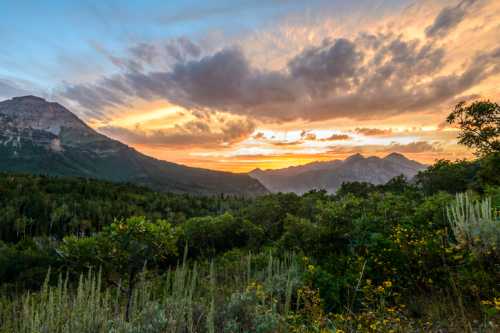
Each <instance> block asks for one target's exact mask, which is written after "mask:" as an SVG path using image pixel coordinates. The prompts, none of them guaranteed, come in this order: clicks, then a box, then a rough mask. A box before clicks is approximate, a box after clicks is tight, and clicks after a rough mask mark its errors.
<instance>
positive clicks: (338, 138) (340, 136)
mask: <svg viewBox="0 0 500 333" xmlns="http://www.w3.org/2000/svg"><path fill="white" fill-rule="evenodd" d="M350 139H351V137H350V136H349V135H347V134H332V135H330V136H329V137H327V138H324V139H320V141H344V140H350Z"/></svg>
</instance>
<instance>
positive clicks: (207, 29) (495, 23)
mask: <svg viewBox="0 0 500 333" xmlns="http://www.w3.org/2000/svg"><path fill="white" fill-rule="evenodd" d="M56 2H57V1H55V2H54V5H53V6H49V7H48V8H44V10H45V11H49V12H50V13H51V15H46V16H47V17H49V16H50V17H52V18H53V17H59V18H58V19H57V20H56V21H57V22H53V24H48V23H47V22H45V21H44V20H46V19H45V18H43V17H40V16H39V15H36V13H37V12H41V11H40V8H37V6H31V7H30V8H27V9H25V10H26V12H23V8H21V6H19V7H14V6H11V5H10V4H8V3H7V2H6V3H3V4H1V5H0V11H1V12H3V13H9V14H10V15H7V16H9V18H7V19H6V20H2V21H3V22H0V39H2V41H3V45H12V44H13V45H14V46H15V47H9V48H8V49H7V50H5V52H2V54H0V99H6V98H10V97H13V96H18V95H26V94H36V95H40V96H44V97H47V98H49V99H51V100H55V101H58V102H60V103H62V104H63V105H66V106H67V107H68V108H69V109H71V110H72V111H74V112H75V113H76V114H77V115H78V116H79V117H81V118H82V119H83V120H84V121H86V122H87V123H88V124H90V126H92V127H93V128H94V129H96V130H97V131H99V132H100V133H103V134H105V135H107V136H110V137H112V138H114V139H118V140H120V141H122V142H124V143H126V144H128V145H130V146H132V147H134V148H136V149H137V150H139V151H141V152H143V153H145V154H147V155H151V156H154V157H156V158H158V159H163V160H167V161H172V162H176V163H181V164H186V165H189V166H195V167H201V168H210V169H217V170H224V171H233V172H247V171H250V170H252V169H254V168H262V169H267V168H271V169H273V168H282V167H287V166H291V165H299V164H305V163H309V162H313V161H325V160H332V159H344V158H346V157H347V156H350V155H352V154H355V153H361V154H363V155H367V156H368V155H375V156H385V155H387V154H389V153H391V152H400V153H403V154H404V155H405V156H407V157H408V158H411V159H414V160H417V161H420V162H423V163H432V162H433V161H435V160H436V159H439V158H447V159H451V160H455V159H460V158H470V157H471V156H472V154H471V152H470V151H468V150H467V149H465V148H464V147H462V146H459V145H457V144H456V134H457V132H456V130H455V129H454V128H450V127H449V126H447V125H446V124H445V119H446V116H447V114H449V112H450V111H451V109H452V107H453V105H454V104H456V103H457V102H458V101H460V100H471V99H477V98H483V99H490V100H495V101H498V100H500V86H499V84H498V83H499V82H500V81H499V80H500V51H499V50H500V49H499V47H500V39H499V37H498V36H500V25H499V21H500V2H498V1H494V0H481V1H431V0H426V1H406V0H401V1H393V0H391V1H360V2H342V1H321V0H318V1H289V2H288V1H286V2H279V1H278V2H272V3H268V2H259V1H256V2H250V3H247V2H245V3H244V4H243V3H242V4H238V2H234V3H233V2H225V1H216V2H212V3H211V4H209V3H207V4H205V5H200V6H199V7H198V6H186V7H185V6H183V5H180V4H179V5H176V6H170V5H167V4H163V3H162V2H155V1H151V2H150V6H149V5H148V6H145V7H147V9H144V8H141V10H140V11H138V9H137V8H135V6H134V5H132V4H128V5H127V6H119V5H118V3H115V4H111V3H109V4H107V5H106V4H101V3H99V2H95V3H93V4H90V3H92V1H91V2H89V3H87V4H86V5H80V4H78V5H77V4H72V3H71V2H61V3H60V4H59V5H58V6H56V5H55V3H56ZM193 8H196V9H193ZM76 13H78V14H76ZM21 14H22V15H28V16H32V17H33V22H32V23H33V24H32V25H31V26H32V27H31V28H30V27H25V29H18V30H16V32H15V33H14V32H13V33H12V34H10V35H9V37H7V36H5V35H2V34H1V32H2V31H6V29H8V27H9V24H12V22H11V21H10V20H15V19H16V17H18V16H19V15H21ZM102 18H106V22H105V23H104V22H102ZM38 21H43V23H44V24H36V23H37V22H38ZM78 22H92V24H85V26H87V27H90V26H92V28H89V29H87V30H85V29H83V28H82V27H80V26H81V25H82V24H81V23H78ZM124 22H126V23H124ZM58 23H59V24H61V25H63V24H64V25H65V26H72V27H73V28H72V30H71V31H65V32H61V31H59V30H58V28H57V24H58ZM35 26H44V27H46V28H45V29H47V31H44V34H45V35H50V36H54V35H57V36H58V38H56V39H57V41H54V40H55V39H54V38H53V37H51V39H50V42H49V41H48V40H45V39H44V38H43V37H41V36H40V35H39V34H38V33H36V32H35V31H34V29H35V28H34V27H35ZM74 36H78V39H79V40H81V41H84V42H83V43H81V44H78V45H75V44H74V43H72V42H71V41H72V40H73V38H74ZM34 40H36V42H35V41H34ZM28 43H29V45H31V47H33V45H37V46H36V47H37V49H33V50H32V52H30V53H32V54H37V56H36V59H33V58H31V56H29V55H27V54H25V53H26V52H25V50H26V48H25V47H24V46H25V45H28ZM82 44H83V45H82ZM11 59H16V60H15V61H14V60H11ZM39 63H44V66H43V68H41V66H38V64H39Z"/></svg>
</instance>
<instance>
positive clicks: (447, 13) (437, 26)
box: [425, 0, 477, 37]
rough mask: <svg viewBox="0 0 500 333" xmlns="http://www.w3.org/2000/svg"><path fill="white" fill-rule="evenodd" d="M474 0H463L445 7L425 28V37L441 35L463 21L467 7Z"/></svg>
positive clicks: (474, 0)
mask: <svg viewBox="0 0 500 333" xmlns="http://www.w3.org/2000/svg"><path fill="white" fill-rule="evenodd" d="M475 2H477V1H476V0H464V1H461V2H460V3H459V4H457V5H456V6H449V7H445V8H444V9H443V10H441V12H439V14H438V16H437V17H436V19H435V20H434V22H433V23H432V25H430V26H429V27H427V29H425V34H426V35H427V37H443V36H445V35H446V34H447V33H448V32H449V31H450V30H451V29H453V28H454V27H456V26H457V25H458V24H459V23H460V22H462V21H463V19H464V18H465V16H466V15H467V11H468V9H469V8H470V7H471V6H472V5H473V4H474V3H475Z"/></svg>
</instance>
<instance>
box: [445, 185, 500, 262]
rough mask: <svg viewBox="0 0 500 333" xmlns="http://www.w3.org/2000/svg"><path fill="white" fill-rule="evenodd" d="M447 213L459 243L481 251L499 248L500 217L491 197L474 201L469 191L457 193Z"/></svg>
mask: <svg viewBox="0 0 500 333" xmlns="http://www.w3.org/2000/svg"><path fill="white" fill-rule="evenodd" d="M447 214H448V220H449V222H450V225H451V228H452V231H453V235H454V236H455V239H456V241H457V243H458V244H459V245H461V246H463V247H468V248H470V249H471V250H473V251H475V252H479V253H484V252H487V251H491V250H495V249H498V248H499V245H500V219H498V218H497V217H496V216H495V215H494V211H493V208H492V205H491V198H484V199H482V200H479V201H473V200H471V199H470V198H469V195H468V194H467V193H460V194H457V196H456V200H455V202H454V203H453V204H451V205H450V206H449V207H448V210H447Z"/></svg>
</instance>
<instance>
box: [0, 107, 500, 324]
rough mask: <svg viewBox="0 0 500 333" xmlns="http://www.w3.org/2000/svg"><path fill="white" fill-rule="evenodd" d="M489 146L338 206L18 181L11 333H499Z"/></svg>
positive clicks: (494, 186) (497, 220)
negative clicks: (470, 156)
mask: <svg viewBox="0 0 500 333" xmlns="http://www.w3.org/2000/svg"><path fill="white" fill-rule="evenodd" d="M479 106H480V107H481V110H483V111H484V110H486V111H488V110H490V111H491V110H493V111H495V110H496V111H495V112H497V113H498V106H497V107H496V109H495V108H493V109H491V108H489V109H488V108H484V105H483V104H479ZM475 108H477V105H476V106H474V104H472V105H471V106H467V105H463V104H462V105H461V106H460V107H458V106H457V108H456V109H455V112H456V117H455V118H450V119H449V120H450V122H453V121H456V119H462V120H463V121H466V120H467V119H466V118H467V117H466V116H468V115H469V116H470V115H472V116H474V115H477V114H479V115H481V112H479V111H478V112H476V113H474V112H471V111H474V110H475ZM481 110H480V111H481ZM457 117H458V118H457ZM484 124H485V123H484V122H483V125H481V126H483V127H485V126H486V127H488V126H490V125H487V124H486V125H484ZM490 127H491V126H490ZM488 128H489V127H488ZM474 133H475V131H472V132H471V133H470V135H474ZM488 133H491V130H488ZM497 133H498V132H497ZM462 134H464V135H465V134H466V129H465V130H464V131H463V132H462ZM497 135H498V134H497ZM484 137H485V138H487V140H488V144H485V143H484V142H481V141H480V139H481V138H476V139H478V140H479V141H475V139H474V137H473V139H474V140H473V139H467V142H464V143H465V144H470V145H471V146H472V147H476V146H477V147H478V159H477V160H475V161H458V162H449V161H438V162H437V163H436V164H435V165H433V166H432V167H431V168H429V169H428V170H427V171H424V172H422V173H420V174H419V175H418V176H417V179H416V181H415V182H412V183H409V182H408V181H407V180H405V179H404V178H402V177H398V178H395V179H393V180H391V181H390V182H389V183H387V184H385V185H381V186H374V185H370V184H364V183H348V184H344V185H343V186H342V188H341V189H340V190H339V191H338V192H337V193H336V194H335V195H328V194H327V193H325V192H321V191H313V192H309V193H307V194H304V195H303V196H297V195H295V194H273V195H266V196H262V197H258V198H252V199H244V198H235V197H191V196H186V195H171V194H160V193H155V192H151V191H148V190H146V189H143V188H139V187H135V186H132V185H118V184H110V183H106V182H99V181H91V180H85V179H56V178H47V177H43V176H26V175H10V174H5V175H2V176H0V237H1V240H2V242H1V243H0V283H1V287H0V293H1V294H0V295H1V296H0V332H30V333H31V332H428V331H436V332H437V331H449V332H464V331H469V332H471V331H475V332H496V331H498V330H499V329H500V326H499V325H500V214H499V212H500V176H499V174H500V173H499V172H500V170H499V168H500V163H499V160H500V155H499V152H498V149H497V148H498V146H497V144H496V143H495V142H497V141H495V140H494V138H495V137H494V136H493V139H492V136H491V135H490V136H484ZM497 137H498V136H497ZM479 145H481V146H479Z"/></svg>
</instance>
